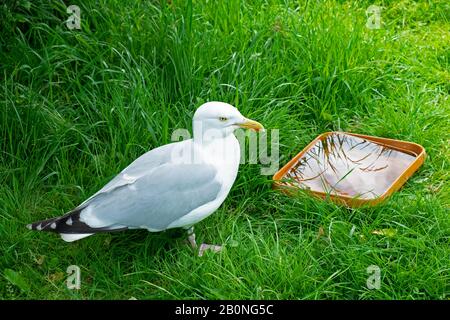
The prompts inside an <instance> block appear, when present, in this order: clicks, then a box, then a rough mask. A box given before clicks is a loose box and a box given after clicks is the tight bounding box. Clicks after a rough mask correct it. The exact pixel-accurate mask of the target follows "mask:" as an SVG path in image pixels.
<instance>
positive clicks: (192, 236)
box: [187, 227, 222, 257]
mask: <svg viewBox="0 0 450 320" xmlns="http://www.w3.org/2000/svg"><path fill="white" fill-rule="evenodd" d="M187 234H188V240H189V243H190V244H191V246H192V248H193V249H197V242H196V241H195V233H194V227H190V228H189V229H188V230H187ZM206 250H212V251H214V252H220V251H221V250H222V246H216V245H212V244H206V243H202V244H201V245H200V248H199V250H198V256H199V257H201V256H203V253H204V252H205V251H206Z"/></svg>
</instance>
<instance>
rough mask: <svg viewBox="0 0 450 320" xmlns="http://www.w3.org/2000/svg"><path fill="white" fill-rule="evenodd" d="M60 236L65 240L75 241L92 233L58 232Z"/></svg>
mask: <svg viewBox="0 0 450 320" xmlns="http://www.w3.org/2000/svg"><path fill="white" fill-rule="evenodd" d="M59 235H60V236H61V238H62V239H63V240H64V241H66V242H73V241H77V240H80V239H83V238H86V237H89V236H92V235H93V233H60V234H59Z"/></svg>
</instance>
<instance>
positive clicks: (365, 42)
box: [0, 0, 450, 299]
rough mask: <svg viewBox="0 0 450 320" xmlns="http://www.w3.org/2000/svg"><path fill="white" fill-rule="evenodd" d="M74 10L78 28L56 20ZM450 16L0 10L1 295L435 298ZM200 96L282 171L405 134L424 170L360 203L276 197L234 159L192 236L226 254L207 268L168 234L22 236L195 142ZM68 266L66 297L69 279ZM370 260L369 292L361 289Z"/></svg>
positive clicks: (215, 7) (266, 180)
mask: <svg viewBox="0 0 450 320" xmlns="http://www.w3.org/2000/svg"><path fill="white" fill-rule="evenodd" d="M70 4H76V5H78V6H79V7H80V18H81V25H80V27H81V28H80V29H76V28H75V29H69V28H68V27H67V25H66V22H65V21H66V20H67V18H68V17H69V14H68V13H67V12H66V8H67V6H68V5H70ZM372 4H376V5H378V6H379V7H380V9H381V11H380V15H379V16H380V19H381V20H380V21H378V20H377V19H376V18H377V17H376V15H377V13H376V12H375V13H373V12H372V11H371V10H369V13H366V10H367V9H368V8H369V6H370V5H372ZM371 12H372V13H371ZM374 19H375V20H374ZM368 20H369V22H375V25H373V24H370V23H369V24H368V25H367V22H368ZM449 20H450V4H449V2H448V1H447V0H435V1H425V0H422V1H409V0H401V1H393V0H392V1H377V2H375V3H374V2H372V1H298V2H294V1H288V0H285V1H256V0H255V1H243V0H241V1H238V0H230V1H206V0H205V1H178V0H172V1H169V0H167V1H163V0H160V1H136V0H99V1H93V0H92V1H89V0H86V1H75V0H74V1H46V0H38V1H30V2H29V1H26V0H21V1H15V0H7V1H6V5H2V6H0V27H1V28H0V30H1V31H0V36H1V39H0V107H1V109H0V110H1V112H0V152H1V158H0V237H1V242H0V253H1V254H0V298H1V299H130V298H136V299H180V298H183V299H449V298H450V216H449V204H450V203H449V200H450V195H449V174H448V173H449V139H450V134H449V132H450V130H449V129H450V122H449V120H450V99H449V92H450V21H449ZM377 22H379V24H377ZM211 100H219V101H225V102H228V103H231V104H233V105H235V106H236V107H237V108H238V109H239V110H240V111H241V113H242V114H244V115H246V116H248V117H249V118H252V119H255V120H257V121H259V122H261V123H262V124H264V126H265V127H266V128H267V130H268V132H269V133H270V132H271V130H272V129H279V137H280V139H279V150H280V165H284V164H285V163H286V162H287V161H288V160H289V159H290V158H291V157H292V156H294V155H295V154H296V153H298V152H299V151H300V150H301V149H302V148H303V147H304V146H306V144H307V143H309V142H310V141H311V140H312V139H313V138H314V137H316V136H317V135H318V134H320V133H322V132H325V131H331V130H343V131H349V132H355V133H361V134H368V135H376V136H381V137H386V138H394V139H401V140H407V141H412V142H415V143H418V144H421V145H422V146H424V147H425V149H426V151H427V159H426V161H425V163H424V165H423V167H421V168H420V170H419V171H418V172H417V173H416V174H415V175H414V176H413V177H412V178H411V179H410V180H409V181H408V182H407V183H406V185H405V186H404V187H403V188H402V189H401V190H400V191H399V192H397V193H395V194H394V195H393V196H392V197H391V198H390V199H388V200H387V201H386V202H384V203H383V204H381V205H378V206H376V207H363V208H359V209H349V208H346V207H343V206H339V205H336V204H333V203H330V202H327V201H322V200H318V199H315V198H313V197H311V196H310V195H308V194H306V193H303V192H301V193H299V194H297V195H295V196H293V197H288V196H286V195H284V194H281V193H279V192H278V191H276V190H273V189H272V188H271V185H272V181H271V176H266V175H261V174H260V169H261V165H260V164H249V163H244V164H242V165H241V166H240V169H239V173H238V178H237V180H236V182H235V184H234V186H233V188H232V190H231V193H230V195H229V196H228V198H227V200H226V201H225V203H224V204H223V205H222V206H221V207H220V208H219V210H217V212H216V213H214V214H213V215H212V216H211V217H209V218H207V219H205V220H204V221H202V222H200V223H199V224H197V225H196V234H197V239H198V241H200V242H209V243H224V244H226V248H225V250H224V251H223V252H221V253H220V254H214V253H208V254H205V255H204V256H203V257H197V256H196V254H195V252H194V251H193V250H192V249H191V248H190V247H189V246H188V245H186V243H185V234H184V232H182V231H180V230H170V231H167V232H162V233H149V232H146V231H144V230H139V231H126V232H118V233H114V234H100V235H96V236H93V237H89V238H87V239H84V240H81V241H78V242H74V243H65V242H64V241H62V240H61V239H60V238H59V237H58V236H56V235H54V234H50V233H39V232H33V231H29V230H27V229H26V228H25V226H26V224H27V223H30V222H32V221H36V220H40V219H45V218H50V217H53V216H57V215H61V214H63V213H65V212H67V211H69V210H70V209H72V208H74V207H75V206H77V205H78V204H80V203H81V202H82V201H84V200H85V199H86V198H88V197H89V196H90V195H92V194H93V193H94V192H96V191H97V190H98V189H100V188H101V187H102V186H103V185H104V184H105V183H106V182H108V181H109V180H110V179H111V178H112V177H114V176H115V175H116V174H117V173H118V172H120V171H121V170H122V169H123V168H124V167H126V166H127V165H128V164H129V163H130V162H131V161H132V160H134V159H135V158H137V157H138V156H140V155H141V154H143V153H144V152H146V151H147V150H149V149H151V148H154V147H157V146H160V145H163V144H166V143H169V142H170V141H171V134H172V132H173V131H174V130H175V129H177V128H188V129H190V128H191V119H192V115H193V112H194V111H195V109H196V107H198V106H199V105H200V104H202V103H203V102H206V101H211ZM71 265H76V266H78V267H79V268H80V270H81V288H80V289H79V290H70V289H68V288H67V286H66V278H67V273H66V270H67V268H68V267H69V266H71ZM370 266H375V267H376V268H378V270H379V272H380V286H379V288H378V287H377V288H373V287H370V286H369V287H368V286H367V281H368V279H369V278H370V276H371V272H370V270H372V269H371V268H373V267H370ZM368 268H369V269H368Z"/></svg>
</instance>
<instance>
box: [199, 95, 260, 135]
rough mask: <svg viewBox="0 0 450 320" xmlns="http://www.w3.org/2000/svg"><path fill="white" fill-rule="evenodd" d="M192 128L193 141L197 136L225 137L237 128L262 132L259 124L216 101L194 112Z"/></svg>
mask: <svg viewBox="0 0 450 320" xmlns="http://www.w3.org/2000/svg"><path fill="white" fill-rule="evenodd" d="M193 128H194V139H195V137H196V136H198V135H199V134H201V135H202V136H204V135H205V134H208V135H210V136H211V135H212V136H218V135H219V136H221V137H225V136H228V135H229V134H231V133H233V132H234V131H235V130H236V129H238V128H244V129H253V130H255V131H259V130H264V127H263V126H262V125H261V124H260V123H259V122H256V121H254V120H250V119H247V118H246V117H244V116H243V115H242V114H241V113H240V112H239V111H238V109H236V108H235V107H233V106H232V105H231V104H228V103H225V102H218V101H211V102H207V103H204V104H202V105H201V106H200V107H199V108H198V109H197V111H195V114H194V118H193Z"/></svg>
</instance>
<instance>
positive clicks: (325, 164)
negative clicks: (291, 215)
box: [273, 132, 426, 207]
mask: <svg viewBox="0 0 450 320" xmlns="http://www.w3.org/2000/svg"><path fill="white" fill-rule="evenodd" d="M425 156H426V153H425V149H424V148H423V147H422V146H421V145H419V144H416V143H412V142H407V141H400V140H393V139H387V138H380V137H373V136H367V135H362V134H355V133H348V132H326V133H323V134H321V135H319V136H318V137H317V138H315V139H314V140H313V141H312V142H311V143H310V144H308V145H307V146H306V147H305V148H304V149H303V150H302V151H301V152H300V153H298V154H297V155H296V156H295V157H294V158H293V159H292V160H290V161H289V162H288V163H287V164H286V165H285V166H284V167H282V168H281V169H280V170H279V171H278V172H277V173H276V174H275V175H274V176H273V180H274V184H273V186H274V188H280V189H281V190H283V191H284V192H286V193H288V194H292V192H293V191H295V190H298V189H303V190H308V192H310V193H311V194H313V195H314V196H318V197H320V198H323V199H326V198H327V199H330V200H331V201H333V202H336V203H340V204H344V205H347V206H350V207H359V206H363V205H372V206H373V205H376V204H378V203H380V202H381V201H383V200H385V199H386V198H387V197H389V196H390V195H391V194H392V193H394V192H395V191H397V190H398V189H400V187H401V186H402V185H403V184H404V183H405V182H406V181H407V180H408V179H409V178H410V177H411V176H412V175H413V173H414V172H415V171H417V169H418V168H419V167H420V166H421V165H422V164H423V162H424V160H425ZM314 170H316V171H314ZM346 170H347V171H348V172H347V171H346ZM317 172H319V173H318V174H316V173H317ZM308 174H309V175H308ZM333 181H335V182H333ZM378 182H382V183H384V184H382V183H378ZM377 183H378V184H377ZM368 185H370V186H371V187H370V188H371V190H370V191H367V192H366V191H365V190H364V188H367V186H368ZM358 188H360V189H361V191H364V192H360V193H359V191H358ZM370 188H369V189H370ZM375 189H376V190H377V191H379V192H378V193H375V192H374V191H373V190H375Z"/></svg>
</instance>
